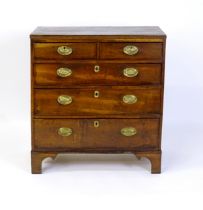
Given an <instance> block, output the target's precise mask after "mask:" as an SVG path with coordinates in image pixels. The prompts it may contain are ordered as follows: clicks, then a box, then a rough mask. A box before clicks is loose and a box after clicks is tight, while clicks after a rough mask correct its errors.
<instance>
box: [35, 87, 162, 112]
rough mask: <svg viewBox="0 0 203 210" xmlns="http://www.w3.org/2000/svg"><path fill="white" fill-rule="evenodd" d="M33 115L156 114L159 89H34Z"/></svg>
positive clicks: (159, 97) (158, 105)
mask: <svg viewBox="0 0 203 210" xmlns="http://www.w3.org/2000/svg"><path fill="white" fill-rule="evenodd" d="M34 100H35V110H34V111H35V114H36V115H50V116H51V115H65V116H66V115H67V116H70V115H76V116H80V115H93V114H94V115H103V114H105V115H119V114H120V115H125V114H126V115H128V114H130V115H133V114H142V113H143V114H148V113H154V114H157V113H160V110H161V88H158V87H150V88H147V87H134V86H127V87H125V86H108V87H107V86H104V87H84V88H75V89H71V88H70V89H63V88H61V89H35V92H34Z"/></svg>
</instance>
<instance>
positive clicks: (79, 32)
mask: <svg viewBox="0 0 203 210" xmlns="http://www.w3.org/2000/svg"><path fill="white" fill-rule="evenodd" d="M30 38H31V121H32V122H31V127H32V151H31V162H32V173H41V164H42V161H43V159H45V158H47V157H52V158H54V157H56V155H57V154H59V153H68V152H71V153H126V152H129V153H133V154H135V155H136V156H137V157H138V158H140V157H146V158H148V159H149V160H150V162H151V172H152V173H160V172H161V129H162V115H163V89H164V63H165V41H166V35H165V34H164V32H163V31H161V29H160V28H159V27H38V28H37V29H36V30H35V31H34V32H33V33H32V34H31V35H30Z"/></svg>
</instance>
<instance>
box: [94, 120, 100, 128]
mask: <svg viewBox="0 0 203 210" xmlns="http://www.w3.org/2000/svg"><path fill="white" fill-rule="evenodd" d="M94 127H95V128H98V127H99V121H98V120H95V121H94Z"/></svg>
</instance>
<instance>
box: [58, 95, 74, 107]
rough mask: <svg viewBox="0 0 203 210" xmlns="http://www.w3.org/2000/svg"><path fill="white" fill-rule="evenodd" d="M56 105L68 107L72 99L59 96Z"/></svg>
mask: <svg viewBox="0 0 203 210" xmlns="http://www.w3.org/2000/svg"><path fill="white" fill-rule="evenodd" d="M57 101H58V103H59V104H61V105H68V104H71V103H72V101H73V100H72V97H71V96H67V95H61V96H59V97H58V99H57Z"/></svg>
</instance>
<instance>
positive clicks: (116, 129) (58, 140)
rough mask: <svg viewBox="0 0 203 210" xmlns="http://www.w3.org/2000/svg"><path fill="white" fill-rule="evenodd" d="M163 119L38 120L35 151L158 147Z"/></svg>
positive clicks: (35, 122)
mask: <svg viewBox="0 0 203 210" xmlns="http://www.w3.org/2000/svg"><path fill="white" fill-rule="evenodd" d="M159 123H160V122H159V119H120V120H115V119H89V120H82V119H55V120H53V119H46V120H45V119H35V120H34V126H35V131H36V132H34V147H35V149H55V150H57V149H62V150H65V149H69V148H80V149H83V148H120V149H125V148H132V149H133V148H142V149H144V148H156V147H158V146H159Z"/></svg>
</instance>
